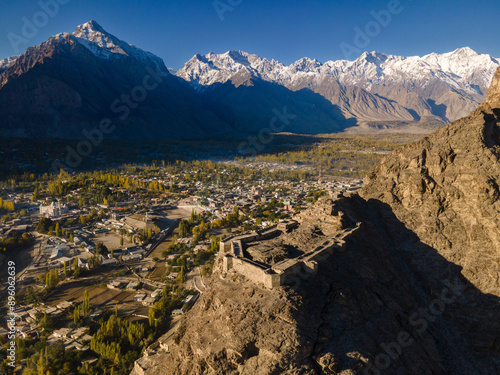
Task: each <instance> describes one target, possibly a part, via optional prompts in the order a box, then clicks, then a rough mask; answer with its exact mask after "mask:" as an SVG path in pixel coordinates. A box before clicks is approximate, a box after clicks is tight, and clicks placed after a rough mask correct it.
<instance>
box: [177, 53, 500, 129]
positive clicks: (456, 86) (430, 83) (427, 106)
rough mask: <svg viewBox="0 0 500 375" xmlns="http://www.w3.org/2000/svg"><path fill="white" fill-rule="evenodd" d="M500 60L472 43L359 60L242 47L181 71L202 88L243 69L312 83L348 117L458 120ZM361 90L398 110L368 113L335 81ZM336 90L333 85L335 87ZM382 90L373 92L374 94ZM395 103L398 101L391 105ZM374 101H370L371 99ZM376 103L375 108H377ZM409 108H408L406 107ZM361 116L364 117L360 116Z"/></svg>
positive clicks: (287, 82) (198, 58) (292, 85)
mask: <svg viewBox="0 0 500 375" xmlns="http://www.w3.org/2000/svg"><path fill="white" fill-rule="evenodd" d="M499 65H500V61H499V60H498V59H496V58H493V57H491V56H489V55H480V54H478V53H476V52H474V51H473V50H471V49H470V48H468V47H465V48H459V49H457V50H455V51H453V52H449V53H444V54H436V53H432V54H429V55H426V56H423V57H418V56H412V57H403V56H394V55H386V54H382V53H378V52H365V53H363V54H362V55H361V56H360V57H359V58H358V59H356V60H354V61H347V60H338V61H328V62H326V63H324V64H322V63H320V62H319V61H317V60H312V59H309V58H302V59H300V60H298V61H296V62H295V63H293V64H291V65H289V66H286V65H284V64H282V63H281V62H279V61H275V60H268V59H265V58H261V57H259V56H257V55H252V54H248V53H246V52H242V51H229V52H226V53H224V54H214V53H212V52H211V53H209V54H207V55H204V56H203V55H195V56H194V57H193V58H192V59H191V60H189V61H188V62H187V63H186V64H185V65H184V66H183V67H182V68H181V69H180V70H179V71H178V72H177V76H179V77H181V78H183V79H185V80H186V81H188V82H190V83H191V84H192V85H193V86H194V87H196V88H197V89H198V90H203V88H204V86H209V85H213V84H215V83H224V82H227V81H228V80H229V79H231V77H232V76H233V75H234V74H235V73H237V72H239V71H240V70H242V69H245V70H246V71H248V72H249V73H250V74H252V75H253V76H255V77H258V78H260V79H263V80H266V81H269V82H274V83H278V84H280V85H283V86H286V87H287V88H289V89H292V90H299V89H303V88H306V87H307V88H309V89H312V90H313V91H315V92H318V93H322V94H324V93H325V92H326V91H329V90H328V89H329V87H325V85H327V86H328V85H330V86H331V87H330V89H331V88H334V91H333V92H331V94H330V95H324V96H325V98H326V99H328V100H330V101H331V102H332V103H334V104H337V105H340V106H341V107H345V110H344V113H345V114H346V116H348V117H357V118H359V119H361V120H363V119H364V120H370V121H373V120H377V116H379V119H380V120H388V119H394V120H398V119H399V120H408V119H409V118H408V115H409V114H410V113H411V116H413V117H414V118H415V119H419V118H421V117H428V116H435V117H438V118H441V119H442V120H444V121H451V120H455V119H456V118H458V117H461V116H464V115H466V114H468V113H469V112H470V111H471V110H472V109H473V108H474V107H475V106H477V105H478V104H479V103H480V102H482V100H483V99H484V95H485V93H486V89H487V87H488V86H489V84H490V82H491V79H492V78H493V75H494V73H495V70H496V68H497V67H498V66H499ZM336 85H338V86H339V88H344V89H347V90H348V91H351V92H353V93H354V92H355V91H356V90H354V88H356V89H358V90H362V93H363V94H364V95H366V96H367V97H368V98H369V99H370V100H372V99H373V101H375V102H376V101H379V100H381V101H382V102H383V103H379V104H382V105H383V106H389V107H393V106H394V103H396V104H398V105H399V106H400V107H401V108H398V110H397V112H398V113H392V114H388V116H386V114H384V109H383V108H381V109H380V110H379V111H375V112H379V115H376V114H375V116H368V117H367V118H363V115H362V112H365V110H363V111H358V110H357V109H356V108H355V107H353V106H352V102H353V99H354V98H353V97H349V96H347V97H345V96H344V98H343V99H342V100H339V99H340V98H341V97H342V95H343V94H345V93H342V92H341V91H339V90H337V89H336V88H335V86H336ZM330 91H331V90H330ZM370 94H371V95H373V96H376V98H373V97H372V96H370ZM391 103H392V105H391ZM368 104H369V103H368ZM373 109H374V108H372V112H373ZM404 109H406V111H405V110H404ZM359 116H361V117H359Z"/></svg>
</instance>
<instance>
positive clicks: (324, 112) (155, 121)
mask: <svg viewBox="0 0 500 375" xmlns="http://www.w3.org/2000/svg"><path fill="white" fill-rule="evenodd" d="M499 64H500V62H499V60H497V59H495V58H493V57H491V56H489V55H479V54H477V53H476V52H474V51H473V50H471V49H470V48H467V47H466V48H460V49H457V50H455V51H453V52H450V53H445V54H435V53H433V54H430V55H426V56H423V57H416V56H415V57H401V56H393V55H385V54H382V53H378V52H371V53H368V52H365V53H364V54H363V55H361V56H360V57H359V58H358V59H356V60H355V61H346V60H339V61H328V62H326V63H323V64H322V63H320V62H319V61H317V60H313V59H309V58H303V59H300V60H298V61H296V62H295V63H293V64H291V65H289V66H286V65H284V64H282V63H281V62H279V61H275V60H268V59H265V58H261V57H259V56H257V55H252V54H248V53H246V52H242V51H229V52H226V53H224V54H214V53H209V54H206V55H199V54H197V55H195V56H194V57H193V58H192V59H190V60H189V61H188V62H186V64H184V66H183V67H182V68H181V69H180V70H179V71H177V72H174V71H173V70H172V69H168V68H167V67H166V65H165V63H164V62H163V60H162V59H161V58H159V57H157V56H155V55H154V54H152V53H149V52H145V51H143V50H141V49H140V48H137V47H135V46H132V45H130V44H128V43H126V42H124V41H122V40H120V39H118V38H116V37H115V36H113V35H111V34H110V33H108V32H106V31H105V30H104V29H103V28H102V27H101V26H100V25H99V24H98V23H97V22H95V21H90V22H88V23H86V24H83V25H80V26H78V27H77V28H76V30H75V32H73V33H72V34H70V33H61V34H57V35H55V36H53V37H50V38H49V39H48V40H47V41H45V42H44V43H42V44H40V45H38V46H34V47H30V48H28V49H27V51H26V52H25V53H24V54H21V55H19V56H14V57H10V58H6V59H4V60H1V61H0V130H1V131H2V133H3V134H4V135H5V136H17V137H55V138H75V139H79V138H82V137H83V135H82V132H83V131H84V130H87V131H89V130H91V129H93V128H95V127H96V126H97V125H98V124H99V122H100V121H102V120H103V119H106V118H109V119H110V120H111V121H112V122H113V125H114V127H113V129H114V130H113V132H112V133H111V134H107V135H106V136H107V137H110V138H117V139H167V138H191V137H202V136H208V135H216V134H225V135H241V134H246V133H256V132H259V131H261V130H262V129H266V128H267V127H268V126H269V123H270V121H271V120H272V119H273V117H274V114H273V113H276V110H277V111H280V112H281V111H284V109H285V108H286V111H287V112H288V113H291V114H293V116H294V119H293V121H289V123H287V124H286V127H285V128H284V129H283V131H287V132H294V133H304V134H318V133H332V132H338V131H342V130H344V129H346V128H349V127H352V126H354V125H369V126H373V125H374V126H375V127H380V126H381V127H391V126H392V127H397V126H400V125H404V124H408V123H414V122H420V123H433V124H438V126H442V125H443V124H444V123H446V122H449V121H453V120H455V119H457V118H460V117H463V116H465V115H466V114H467V113H469V112H470V111H471V110H472V109H473V108H475V107H476V106H477V105H478V104H479V103H481V102H482V100H483V99H484V95H485V92H486V89H487V87H488V85H489V83H490V81H491V79H492V77H493V74H494V71H495V69H496V67H497V66H498V65H499ZM151 72H156V73H153V74H152V73H151ZM173 73H175V74H173ZM154 78H156V80H155V81H151V82H150V80H151V79H154ZM144 80H146V81H147V82H146V83H147V85H146V86H147V87H153V86H154V89H148V88H147V87H145V82H144ZM155 83H157V85H156V84H155Z"/></svg>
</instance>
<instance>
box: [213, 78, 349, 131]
mask: <svg viewBox="0 0 500 375" xmlns="http://www.w3.org/2000/svg"><path fill="white" fill-rule="evenodd" d="M203 98H204V99H205V103H206V108H207V109H208V108H210V109H211V110H212V111H213V112H215V113H216V114H217V116H218V117H219V118H220V119H221V120H222V121H223V122H227V123H228V124H229V125H230V126H231V127H232V128H234V130H235V132H241V131H246V132H253V133H258V132H260V131H262V132H266V133H268V130H270V132H272V133H278V132H291V133H298V134H321V133H336V132H339V131H342V130H344V129H345V128H347V127H351V126H355V125H356V120H355V119H346V118H345V116H344V115H343V114H342V112H341V111H340V109H339V108H338V107H337V106H335V105H333V104H332V103H330V102H329V101H328V100H326V99H325V98H324V97H323V96H321V95H320V94H316V93H315V92H313V91H312V90H310V89H307V88H305V89H302V90H298V91H291V90H289V89H287V88H286V87H283V86H281V85H278V84H276V83H271V82H266V81H263V80H260V79H257V78H254V77H252V76H251V75H250V74H249V73H248V72H246V73H245V72H243V73H241V74H237V75H236V76H235V77H233V78H232V80H231V81H228V82H226V83H224V84H218V85H214V86H213V87H211V88H209V89H208V90H207V91H205V92H204V93H203Z"/></svg>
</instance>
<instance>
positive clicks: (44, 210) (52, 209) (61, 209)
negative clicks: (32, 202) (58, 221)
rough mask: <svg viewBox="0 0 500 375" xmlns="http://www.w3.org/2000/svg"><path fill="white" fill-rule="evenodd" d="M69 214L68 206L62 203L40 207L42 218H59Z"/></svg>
mask: <svg viewBox="0 0 500 375" xmlns="http://www.w3.org/2000/svg"><path fill="white" fill-rule="evenodd" d="M67 212H69V208H68V206H66V205H65V204H61V203H60V202H52V204H50V205H48V206H44V205H43V204H41V205H40V216H44V217H59V216H62V215H63V214H65V213H67Z"/></svg>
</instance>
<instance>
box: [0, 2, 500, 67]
mask: <svg viewBox="0 0 500 375" xmlns="http://www.w3.org/2000/svg"><path fill="white" fill-rule="evenodd" d="M57 1H60V3H66V4H59V3H57V4H58V7H59V9H58V10H57V11H54V12H52V14H51V15H48V16H46V19H44V16H43V14H42V15H41V14H40V12H44V11H43V10H42V6H41V4H42V3H47V4H49V3H51V2H52V3H53V2H57ZM398 3H399V4H398ZM216 6H217V7H218V8H219V11H217V10H216ZM50 9H52V10H53V9H54V7H53V6H52V7H51V8H50ZM499 11H500V3H499V2H498V1H497V0H485V1H477V2H471V1H463V0H453V1H452V0H440V1H439V2H434V1H428V0H413V1H412V0H400V1H399V2H398V1H397V0H390V1H379V0H375V1H359V0H350V1H349V0H346V1H343V0H342V1H321V0H308V1H304V0H301V1H298V0H277V1H272V0H265V1H264V0H253V1H252V0H216V1H213V0H179V1H177V0H167V1H157V0H147V1H146V0H132V1H130V0H124V1H116V0H101V1H94V0H33V1H32V0H2V6H1V14H0V59H2V58H5V57H8V56H12V55H15V54H16V50H15V48H14V47H13V44H12V42H11V39H12V38H15V36H14V35H16V36H19V37H22V38H23V39H22V41H19V40H17V48H18V49H19V50H20V51H21V52H24V51H25V50H26V47H28V46H30V45H36V44H39V43H41V42H43V41H44V40H46V39H47V38H48V37H50V36H51V35H54V34H57V33H59V32H63V31H67V32H73V31H74V29H75V27H76V26H77V25H79V24H82V23H85V22H87V21H89V20H91V19H94V20H96V21H97V22H98V23H99V24H100V25H101V26H102V27H103V28H104V29H106V30H107V31H109V32H110V33H112V34H114V35H115V36H117V37H118V38H120V39H122V40H125V41H127V42H128V43H131V44H134V45H137V46H139V47H140V48H142V49H145V50H147V51H150V52H153V53H155V54H156V55H158V56H160V57H161V58H163V60H164V61H165V64H166V65H167V66H169V67H172V68H174V69H179V68H180V67H181V66H182V65H183V63H184V62H186V61H187V60H189V59H190V58H191V57H192V56H193V55H194V54H196V53H202V54H205V53H208V52H210V51H213V52H215V53H223V52H226V51H228V50H235V49H239V50H243V51H246V52H250V53H256V54H258V55H260V56H262V57H266V58H269V59H271V58H274V59H275V60H279V61H282V62H283V63H285V64H290V63H292V62H294V61H296V60H298V59H300V58H302V57H304V56H307V57H311V58H316V59H318V60H319V61H321V62H325V61H327V60H337V59H344V58H349V59H354V58H356V57H357V55H358V53H357V51H358V50H359V51H364V50H368V51H379V52H384V53H389V54H396V55H405V56H410V55H424V54H427V53H431V52H438V53H443V52H449V51H452V50H454V49H456V48H459V47H464V46H469V47H471V48H472V49H474V50H476V51H477V52H479V53H488V54H490V55H493V56H494V57H500V22H498V14H499ZM374 14H379V15H381V16H380V17H381V18H379V20H376V19H375V16H374ZM388 14H390V20H389V19H388V17H387V15H388ZM36 15H37V16H38V24H39V25H40V26H39V27H37V26H35V27H36V30H35V32H34V33H33V34H34V35H29V37H28V38H25V37H24V36H23V33H22V27H23V20H22V19H23V17H25V19H28V20H29V21H31V22H32V21H33V18H34V17H35V16H36ZM367 27H368V29H367ZM355 28H357V30H361V31H362V32H363V33H365V34H366V32H367V31H368V33H369V34H370V35H371V36H369V35H367V37H366V38H364V39H363V38H359V37H358V40H357V42H356V40H355V36H356V32H355ZM9 35H10V37H9ZM341 45H343V46H344V49H342V48H341ZM346 46H350V47H353V48H354V49H349V48H350V47H346ZM358 47H359V48H358ZM346 48H347V50H348V51H350V52H349V53H346V52H345V51H346Z"/></svg>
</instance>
